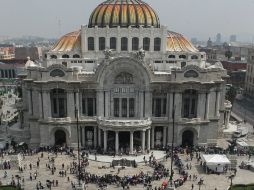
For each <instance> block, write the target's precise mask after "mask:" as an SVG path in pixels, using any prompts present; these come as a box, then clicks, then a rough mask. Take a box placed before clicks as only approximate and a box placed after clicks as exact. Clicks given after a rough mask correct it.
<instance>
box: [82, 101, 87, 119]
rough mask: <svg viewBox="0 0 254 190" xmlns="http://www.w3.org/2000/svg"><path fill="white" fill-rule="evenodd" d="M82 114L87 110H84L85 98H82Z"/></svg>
mask: <svg viewBox="0 0 254 190" xmlns="http://www.w3.org/2000/svg"><path fill="white" fill-rule="evenodd" d="M82 114H83V115H86V114H87V110H86V99H85V98H82Z"/></svg>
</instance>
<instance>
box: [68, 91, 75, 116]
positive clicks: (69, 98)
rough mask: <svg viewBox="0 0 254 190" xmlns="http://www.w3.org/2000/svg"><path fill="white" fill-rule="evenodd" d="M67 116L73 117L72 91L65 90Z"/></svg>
mask: <svg viewBox="0 0 254 190" xmlns="http://www.w3.org/2000/svg"><path fill="white" fill-rule="evenodd" d="M67 116H68V117H70V118H71V119H74V118H75V106H74V92H72V91H69V92H67Z"/></svg>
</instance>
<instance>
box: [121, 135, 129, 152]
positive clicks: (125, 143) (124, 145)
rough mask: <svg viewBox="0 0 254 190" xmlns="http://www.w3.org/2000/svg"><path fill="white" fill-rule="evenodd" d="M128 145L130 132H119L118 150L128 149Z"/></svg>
mask: <svg viewBox="0 0 254 190" xmlns="http://www.w3.org/2000/svg"><path fill="white" fill-rule="evenodd" d="M129 145H130V132H119V148H120V150H121V149H125V150H126V149H129Z"/></svg>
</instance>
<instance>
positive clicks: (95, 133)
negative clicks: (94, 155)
mask: <svg viewBox="0 0 254 190" xmlns="http://www.w3.org/2000/svg"><path fill="white" fill-rule="evenodd" d="M93 130H94V131H93V137H94V139H93V140H94V142H93V145H94V148H96V147H97V127H96V126H94V128H93Z"/></svg>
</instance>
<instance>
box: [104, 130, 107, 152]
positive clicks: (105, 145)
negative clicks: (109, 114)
mask: <svg viewBox="0 0 254 190" xmlns="http://www.w3.org/2000/svg"><path fill="white" fill-rule="evenodd" d="M103 132H104V151H105V152H106V151H107V143H108V139H107V138H108V137H107V133H108V132H107V131H106V130H104V131H103Z"/></svg>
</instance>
